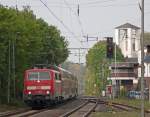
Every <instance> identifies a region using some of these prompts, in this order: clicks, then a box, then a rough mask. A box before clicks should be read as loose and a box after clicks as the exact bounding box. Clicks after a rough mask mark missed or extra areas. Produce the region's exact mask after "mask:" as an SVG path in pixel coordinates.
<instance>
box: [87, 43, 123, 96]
mask: <svg viewBox="0 0 150 117" xmlns="http://www.w3.org/2000/svg"><path fill="white" fill-rule="evenodd" d="M114 59H115V58H113V59H112V60H111V61H114ZM86 60H87V63H86V64H87V69H88V70H87V76H86V79H87V81H86V92H87V94H90V95H93V94H95V95H99V93H100V92H101V90H102V89H104V88H105V85H106V84H107V77H108V76H109V73H110V71H109V65H110V62H111V61H110V60H108V59H107V58H106V41H100V42H98V43H97V44H95V45H94V47H93V48H92V49H90V50H89V52H88V54H87V56H86ZM122 60H123V55H122V54H121V50H120V49H119V48H118V47H117V46H116V61H122Z"/></svg>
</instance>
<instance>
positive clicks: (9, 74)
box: [7, 40, 11, 104]
mask: <svg viewBox="0 0 150 117" xmlns="http://www.w3.org/2000/svg"><path fill="white" fill-rule="evenodd" d="M10 56H11V42H10V40H9V42H8V87H7V103H8V104H9V102H10V76H11V65H10V64H11V63H10V61H11V58H10Z"/></svg>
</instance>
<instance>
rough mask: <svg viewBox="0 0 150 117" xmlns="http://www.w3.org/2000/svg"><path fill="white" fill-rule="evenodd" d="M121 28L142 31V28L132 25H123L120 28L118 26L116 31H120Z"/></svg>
mask: <svg viewBox="0 0 150 117" xmlns="http://www.w3.org/2000/svg"><path fill="white" fill-rule="evenodd" d="M119 28H133V29H140V27H137V26H135V25H132V24H130V23H125V24H123V25H120V26H117V27H116V29H119Z"/></svg>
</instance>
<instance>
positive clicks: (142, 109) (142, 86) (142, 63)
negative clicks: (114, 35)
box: [141, 0, 144, 117]
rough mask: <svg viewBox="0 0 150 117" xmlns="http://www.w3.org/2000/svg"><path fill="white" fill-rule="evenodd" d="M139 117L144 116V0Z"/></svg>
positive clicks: (142, 6) (142, 8) (142, 4)
mask: <svg viewBox="0 0 150 117" xmlns="http://www.w3.org/2000/svg"><path fill="white" fill-rule="evenodd" d="M141 117H144V0H141Z"/></svg>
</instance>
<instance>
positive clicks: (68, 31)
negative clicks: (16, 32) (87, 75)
mask: <svg viewBox="0 0 150 117" xmlns="http://www.w3.org/2000/svg"><path fill="white" fill-rule="evenodd" d="M42 2H43V3H44V4H45V5H46V6H47V7H48V8H46V7H45V6H44V5H43V3H42ZM42 2H41V1H40V0H0V3H1V4H3V5H8V6H16V5H17V7H18V8H19V9H21V8H22V6H26V5H29V6H31V9H32V10H33V11H34V13H35V14H36V15H37V18H39V17H41V18H43V19H44V20H45V21H46V22H48V23H49V25H55V26H57V27H58V29H59V30H60V31H61V33H62V35H64V36H65V37H66V39H67V40H68V41H69V47H70V48H74V47H76V48H80V47H82V48H89V47H92V46H93V44H94V43H96V41H93V42H92V41H90V42H82V43H81V42H80V41H86V39H85V38H84V37H83V36H86V35H87V34H88V36H89V37H98V38H99V39H102V38H103V37H107V36H113V37H114V28H115V27H117V26H119V25H122V24H124V23H127V22H129V23H131V24H133V25H136V26H139V27H140V9H139V5H138V3H140V2H141V0H42ZM78 4H79V11H80V12H79V16H78V14H77V9H78ZM149 21H150V0H145V30H146V31H149V32H150V22H149ZM71 52H72V53H76V54H70V56H69V58H68V60H70V61H73V62H79V57H78V52H79V51H78V50H72V51H71ZM85 53H86V51H85V50H81V54H83V57H81V59H80V60H81V62H85V57H84V56H85Z"/></svg>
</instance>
